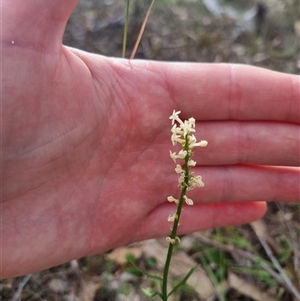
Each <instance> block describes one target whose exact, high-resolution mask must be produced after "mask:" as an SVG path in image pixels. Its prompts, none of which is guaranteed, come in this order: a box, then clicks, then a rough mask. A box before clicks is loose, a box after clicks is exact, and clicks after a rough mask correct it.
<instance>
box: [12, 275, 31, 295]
mask: <svg viewBox="0 0 300 301" xmlns="http://www.w3.org/2000/svg"><path fill="white" fill-rule="evenodd" d="M31 276H32V274H29V275H26V276H25V277H24V278H23V280H22V281H21V282H20V284H19V286H18V289H17V291H16V292H15V294H14V296H13V298H12V299H11V301H17V300H19V298H20V295H21V293H22V290H23V288H24V286H25V285H26V283H27V282H28V281H29V279H30V277H31Z"/></svg>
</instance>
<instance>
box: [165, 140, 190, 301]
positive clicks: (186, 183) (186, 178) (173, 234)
mask: <svg viewBox="0 0 300 301" xmlns="http://www.w3.org/2000/svg"><path fill="white" fill-rule="evenodd" d="M184 149H185V150H186V151H187V152H188V154H187V155H186V157H185V159H184V161H185V171H184V184H183V185H182V188H181V195H180V199H179V203H178V205H177V210H176V218H175V220H174V224H173V228H172V232H171V239H175V243H176V237H177V229H178V226H179V220H180V215H181V211H182V206H183V203H184V196H185V195H186V192H187V188H188V186H189V166H188V161H189V159H190V155H189V146H188V135H187V136H186V137H185V147H184ZM175 243H171V242H170V243H169V248H168V253H167V258H166V262H165V267H164V273H163V282H162V299H163V301H167V300H168V292H167V282H168V275H169V269H170V264H171V258H172V253H173V249H174V245H175Z"/></svg>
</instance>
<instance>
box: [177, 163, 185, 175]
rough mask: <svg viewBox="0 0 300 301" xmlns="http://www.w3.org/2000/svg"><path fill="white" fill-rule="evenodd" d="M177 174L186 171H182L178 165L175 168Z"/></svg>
mask: <svg viewBox="0 0 300 301" xmlns="http://www.w3.org/2000/svg"><path fill="white" fill-rule="evenodd" d="M175 172H176V173H179V174H181V173H183V172H184V170H183V169H182V167H181V165H179V164H177V165H176V167H175Z"/></svg>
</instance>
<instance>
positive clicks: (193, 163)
mask: <svg viewBox="0 0 300 301" xmlns="http://www.w3.org/2000/svg"><path fill="white" fill-rule="evenodd" d="M196 164H197V162H196V161H194V160H192V159H190V160H189V161H188V166H189V167H194V166H196Z"/></svg>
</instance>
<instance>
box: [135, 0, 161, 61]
mask: <svg viewBox="0 0 300 301" xmlns="http://www.w3.org/2000/svg"><path fill="white" fill-rule="evenodd" d="M154 2H155V0H152V2H151V4H150V6H149V8H148V11H147V14H146V16H145V19H144V21H143V24H142V27H141V29H140V32H139V35H138V38H137V40H136V42H135V45H134V48H133V50H132V53H131V56H130V59H133V58H134V57H135V55H136V51H137V49H138V47H139V45H140V42H141V39H142V37H143V34H144V31H145V28H146V24H147V22H148V19H149V16H150V13H151V10H152V7H153V5H154Z"/></svg>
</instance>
